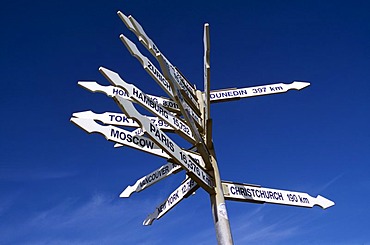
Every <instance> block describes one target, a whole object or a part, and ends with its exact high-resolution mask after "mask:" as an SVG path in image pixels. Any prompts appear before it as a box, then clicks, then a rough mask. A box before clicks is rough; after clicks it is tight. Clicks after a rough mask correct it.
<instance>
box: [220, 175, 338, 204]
mask: <svg viewBox="0 0 370 245" xmlns="http://www.w3.org/2000/svg"><path fill="white" fill-rule="evenodd" d="M222 188H223V191H224V196H225V199H228V200H235V201H242V202H243V201H244V202H254V203H265V202H267V203H275V204H283V205H291V206H299V207H307V208H312V207H313V206H314V205H317V206H320V207H322V208H323V209H326V208H329V207H331V206H334V204H335V203H334V202H333V201H331V200H329V199H326V198H325V197H323V196H320V195H318V196H317V197H312V196H310V195H308V194H307V193H303V192H295V191H286V190H277V189H270V188H263V187H259V186H255V185H248V184H240V183H233V182H228V181H222Z"/></svg>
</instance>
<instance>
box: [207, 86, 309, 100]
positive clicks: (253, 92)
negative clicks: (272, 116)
mask: <svg viewBox="0 0 370 245" xmlns="http://www.w3.org/2000/svg"><path fill="white" fill-rule="evenodd" d="M308 86H310V83H308V82H297V81H295V82H292V83H291V84H285V83H276V84H269V85H263V86H255V87H248V88H229V89H222V90H214V91H211V94H210V100H211V102H220V101H227V100H237V99H241V98H248V97H254V96H260V95H268V94H278V93H285V92H287V91H288V90H290V89H297V90H301V89H303V88H305V87H308Z"/></svg>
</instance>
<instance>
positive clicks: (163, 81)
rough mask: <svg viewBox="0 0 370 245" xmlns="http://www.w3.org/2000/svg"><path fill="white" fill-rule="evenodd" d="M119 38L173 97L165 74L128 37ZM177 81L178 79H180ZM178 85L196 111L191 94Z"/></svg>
mask: <svg viewBox="0 0 370 245" xmlns="http://www.w3.org/2000/svg"><path fill="white" fill-rule="evenodd" d="M120 39H121V41H122V42H123V43H124V44H125V46H126V47H127V49H128V50H129V52H130V53H131V54H132V55H133V56H134V57H136V58H137V59H138V60H139V61H140V63H141V64H142V65H143V68H144V69H145V70H146V71H147V72H148V73H149V75H150V76H151V77H152V78H153V79H154V80H155V81H156V82H157V83H158V84H159V85H160V86H161V87H162V89H163V90H164V91H165V92H166V93H167V94H168V95H169V96H170V97H171V98H172V99H173V91H172V89H171V86H170V84H169V82H168V80H167V79H166V78H165V76H163V75H162V73H161V72H160V71H159V70H158V69H157V68H156V67H155V66H154V65H153V63H152V62H150V60H149V59H148V58H147V57H146V56H144V55H143V54H142V53H141V52H140V51H139V49H138V48H137V46H136V45H135V44H134V43H133V42H132V41H131V40H130V39H128V38H127V37H125V36H124V35H122V34H121V35H120ZM178 74H179V73H178ZM177 81H180V79H178V80H177ZM179 86H180V87H181V88H182V89H183V90H184V92H185V93H187V94H188V98H187V99H188V100H189V101H190V102H191V103H190V104H191V105H192V106H193V107H195V108H196V110H197V111H199V103H198V102H197V101H196V100H195V99H194V97H193V96H191V95H190V94H189V91H188V90H187V89H186V88H185V87H184V85H183V84H181V83H180V84H179ZM198 114H199V113H198Z"/></svg>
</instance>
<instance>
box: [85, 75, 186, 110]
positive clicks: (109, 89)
mask: <svg viewBox="0 0 370 245" xmlns="http://www.w3.org/2000/svg"><path fill="white" fill-rule="evenodd" d="M78 85H80V86H81V87H83V88H85V89H87V90H89V91H91V92H94V93H95V92H100V93H105V94H106V95H107V96H109V97H113V96H115V95H119V96H121V97H122V98H125V99H128V100H131V99H130V98H129V97H128V95H127V93H126V91H125V90H123V89H122V88H119V87H116V86H112V85H109V86H103V85H100V84H98V83H97V82H95V81H94V82H87V81H79V82H78ZM147 96H148V97H150V98H151V99H152V100H153V101H155V102H157V103H158V104H160V105H161V106H163V107H166V108H167V109H168V110H171V111H175V112H179V110H180V109H179V106H178V105H177V104H176V103H175V102H173V101H172V100H170V99H167V98H163V97H158V96H154V95H150V94H147Z"/></svg>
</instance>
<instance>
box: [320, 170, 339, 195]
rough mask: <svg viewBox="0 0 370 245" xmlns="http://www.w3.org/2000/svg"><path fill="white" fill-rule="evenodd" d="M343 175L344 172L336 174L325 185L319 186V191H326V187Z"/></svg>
mask: <svg viewBox="0 0 370 245" xmlns="http://www.w3.org/2000/svg"><path fill="white" fill-rule="evenodd" d="M343 176H344V173H342V174H339V175H337V176H335V177H334V178H333V179H331V180H330V181H328V182H327V183H325V184H324V185H322V186H320V187H319V188H318V190H317V192H318V193H320V192H322V191H324V190H325V189H327V188H328V187H329V186H331V185H332V184H334V183H335V182H336V181H337V180H338V179H340V178H342V177H343Z"/></svg>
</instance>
